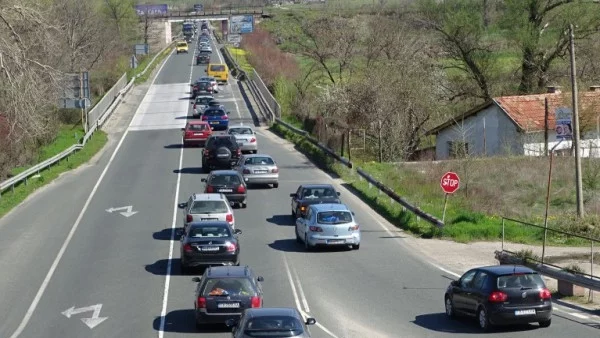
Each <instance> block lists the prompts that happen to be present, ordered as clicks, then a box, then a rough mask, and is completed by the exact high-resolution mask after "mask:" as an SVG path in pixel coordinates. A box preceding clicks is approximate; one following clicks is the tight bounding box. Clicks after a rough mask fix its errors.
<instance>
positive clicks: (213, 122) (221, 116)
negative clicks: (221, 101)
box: [202, 107, 229, 130]
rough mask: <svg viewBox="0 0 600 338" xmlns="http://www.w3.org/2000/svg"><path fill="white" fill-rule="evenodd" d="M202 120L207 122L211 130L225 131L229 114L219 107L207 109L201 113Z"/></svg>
mask: <svg viewBox="0 0 600 338" xmlns="http://www.w3.org/2000/svg"><path fill="white" fill-rule="evenodd" d="M202 120H203V121H207V122H208V124H210V127H211V128H212V129H213V130H227V128H228V127H229V112H228V111H225V110H224V109H223V108H219V107H208V108H206V109H205V110H204V112H202Z"/></svg>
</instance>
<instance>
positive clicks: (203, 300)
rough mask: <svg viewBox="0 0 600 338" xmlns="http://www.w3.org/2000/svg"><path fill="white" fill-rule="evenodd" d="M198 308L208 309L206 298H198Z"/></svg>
mask: <svg viewBox="0 0 600 338" xmlns="http://www.w3.org/2000/svg"><path fill="white" fill-rule="evenodd" d="M198 308H199V309H206V298H204V297H198Z"/></svg>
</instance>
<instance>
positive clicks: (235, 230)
mask: <svg viewBox="0 0 600 338" xmlns="http://www.w3.org/2000/svg"><path fill="white" fill-rule="evenodd" d="M233 233H234V234H236V235H241V234H242V230H240V229H234V230H233Z"/></svg>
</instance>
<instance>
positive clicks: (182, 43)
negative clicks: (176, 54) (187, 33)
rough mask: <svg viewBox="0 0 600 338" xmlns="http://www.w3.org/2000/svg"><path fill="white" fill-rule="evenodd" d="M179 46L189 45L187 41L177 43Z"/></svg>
mask: <svg viewBox="0 0 600 338" xmlns="http://www.w3.org/2000/svg"><path fill="white" fill-rule="evenodd" d="M177 47H187V43H185V42H180V43H178V44H177Z"/></svg>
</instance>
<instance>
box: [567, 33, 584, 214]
mask: <svg viewBox="0 0 600 338" xmlns="http://www.w3.org/2000/svg"><path fill="white" fill-rule="evenodd" d="M569 45H570V48H569V49H570V54H571V90H572V94H571V96H572V100H573V144H574V145H575V181H576V182H575V189H576V193H577V217H578V218H582V217H583V216H584V215H585V213H584V210H583V184H582V181H581V154H580V153H579V103H578V98H577V95H578V90H577V73H576V71H577V67H576V64H575V32H574V29H573V24H570V25H569Z"/></svg>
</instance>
